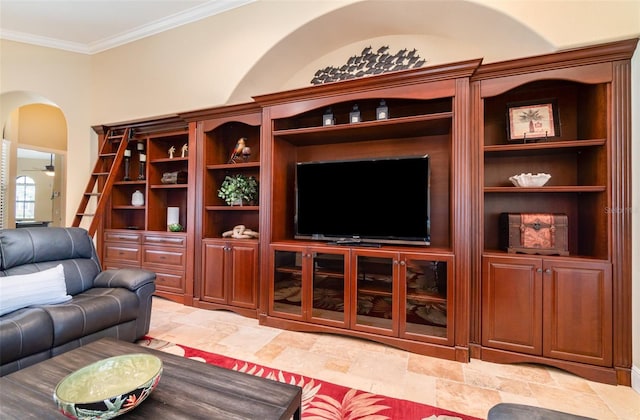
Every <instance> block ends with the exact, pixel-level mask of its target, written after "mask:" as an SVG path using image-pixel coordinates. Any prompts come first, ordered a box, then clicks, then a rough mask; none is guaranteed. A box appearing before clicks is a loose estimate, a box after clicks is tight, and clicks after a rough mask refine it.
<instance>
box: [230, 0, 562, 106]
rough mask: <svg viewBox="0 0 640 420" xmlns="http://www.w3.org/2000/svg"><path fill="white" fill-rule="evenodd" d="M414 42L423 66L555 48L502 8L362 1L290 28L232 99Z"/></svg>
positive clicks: (288, 85) (289, 85) (297, 82)
mask: <svg viewBox="0 0 640 420" xmlns="http://www.w3.org/2000/svg"><path fill="white" fill-rule="evenodd" d="M391 43H396V44H398V45H397V46H395V47H394V46H393V45H390V47H391V50H394V49H395V50H399V49H402V48H411V49H412V48H416V49H418V50H419V53H420V56H421V57H423V58H426V59H427V63H426V64H425V65H436V64H442V63H445V62H451V61H457V60H466V59H475V58H483V59H484V62H485V63H486V62H493V61H500V60H505V59H511V58H517V57H525V56H530V55H535V54H542V53H548V52H552V51H553V50H554V47H553V45H552V44H551V43H550V42H548V41H547V40H546V39H545V38H544V37H543V36H541V35H540V34H538V33H536V32H535V31H533V30H532V29H531V28H530V27H528V26H527V25H526V24H525V23H524V22H520V21H518V20H516V19H514V18H513V17H511V16H508V15H506V14H504V13H502V12H500V11H498V10H496V9H493V8H490V7H487V6H485V5H481V4H478V3H476V2H473V1H455V2H452V1H445V0H442V1H437V0H435V1H390V0H376V1H362V2H358V3H353V4H350V5H347V6H344V7H342V8H339V9H336V10H334V11H331V12H329V13H327V14H325V15H322V16H320V17H318V18H316V19H314V20H312V21H310V22H308V23H306V24H304V25H303V26H301V27H299V28H298V29H297V30H295V31H293V32H291V33H290V34H289V35H287V36H286V37H284V38H283V39H282V40H281V41H280V42H278V43H277V44H276V45H274V46H273V47H272V48H270V49H269V50H268V51H267V52H266V53H265V54H264V55H263V56H262V58H261V59H260V60H258V61H257V62H256V64H255V65H254V66H253V67H252V68H251V69H250V70H249V71H248V72H247V74H246V75H245V76H244V77H243V79H242V80H241V81H240V83H239V84H238V86H237V87H236V89H235V90H234V91H233V92H232V93H231V95H230V97H229V99H228V101H227V103H238V102H245V101H249V100H251V97H252V96H256V95H260V94H265V93H273V92H278V91H281V90H287V89H293V88H299V87H305V86H309V85H310V80H311V77H312V76H313V74H314V73H315V71H316V70H317V69H319V68H323V67H326V66H330V65H334V66H335V65H340V64H344V62H345V61H346V59H347V58H348V57H350V56H352V55H354V54H358V53H360V51H361V50H362V48H363V47H365V46H368V45H371V44H375V45H373V47H378V46H382V45H389V44H391Z"/></svg>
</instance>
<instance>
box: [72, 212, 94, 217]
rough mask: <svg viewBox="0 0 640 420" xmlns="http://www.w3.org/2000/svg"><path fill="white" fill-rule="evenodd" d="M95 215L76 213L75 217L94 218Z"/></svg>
mask: <svg viewBox="0 0 640 420" xmlns="http://www.w3.org/2000/svg"><path fill="white" fill-rule="evenodd" d="M95 215H96V214H95V213H77V214H76V216H81V217H93V216H95Z"/></svg>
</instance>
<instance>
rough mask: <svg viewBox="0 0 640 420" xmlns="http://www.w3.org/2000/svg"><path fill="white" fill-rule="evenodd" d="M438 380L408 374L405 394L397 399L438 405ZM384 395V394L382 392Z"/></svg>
mask: <svg viewBox="0 0 640 420" xmlns="http://www.w3.org/2000/svg"><path fill="white" fill-rule="evenodd" d="M436 380H437V378H434V377H433V376H427V375H422V374H419V373H415V372H407V373H406V374H405V376H404V382H403V384H402V390H403V393H402V394H400V396H398V397H397V398H402V399H404V400H409V401H415V402H419V403H421V404H428V405H436ZM380 393H381V394H384V392H380Z"/></svg>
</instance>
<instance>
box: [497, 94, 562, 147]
mask: <svg viewBox="0 0 640 420" xmlns="http://www.w3.org/2000/svg"><path fill="white" fill-rule="evenodd" d="M507 131H508V138H509V141H525V142H526V141H527V140H529V139H546V138H549V137H558V136H560V118H559V117H558V102H557V101H556V100H555V99H543V100H538V101H529V102H516V103H510V104H507Z"/></svg>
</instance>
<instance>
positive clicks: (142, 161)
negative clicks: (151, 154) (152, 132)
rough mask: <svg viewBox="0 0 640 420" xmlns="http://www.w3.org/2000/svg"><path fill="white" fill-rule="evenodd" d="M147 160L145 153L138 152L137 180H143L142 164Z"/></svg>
mask: <svg viewBox="0 0 640 420" xmlns="http://www.w3.org/2000/svg"><path fill="white" fill-rule="evenodd" d="M146 162H147V155H145V154H144V153H140V166H139V167H138V169H139V171H138V179H139V180H143V179H144V178H145V177H144V173H145V171H144V166H145V163H146Z"/></svg>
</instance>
